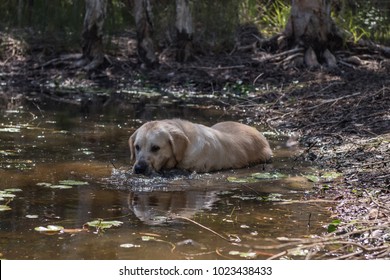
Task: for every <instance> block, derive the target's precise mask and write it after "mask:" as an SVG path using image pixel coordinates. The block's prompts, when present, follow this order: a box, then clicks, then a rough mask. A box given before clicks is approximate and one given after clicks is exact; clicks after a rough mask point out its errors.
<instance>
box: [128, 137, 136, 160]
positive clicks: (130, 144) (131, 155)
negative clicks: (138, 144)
mask: <svg viewBox="0 0 390 280" xmlns="http://www.w3.org/2000/svg"><path fill="white" fill-rule="evenodd" d="M137 132H138V130H136V131H135V132H134V133H133V134H132V135H131V136H130V138H129V147H130V161H131V162H133V161H135V147H134V141H135V137H136V136H137Z"/></svg>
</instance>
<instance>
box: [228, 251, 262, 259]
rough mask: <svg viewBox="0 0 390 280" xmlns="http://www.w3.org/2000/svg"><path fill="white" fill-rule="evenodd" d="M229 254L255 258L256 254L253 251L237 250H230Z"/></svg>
mask: <svg viewBox="0 0 390 280" xmlns="http://www.w3.org/2000/svg"><path fill="white" fill-rule="evenodd" d="M229 255H231V256H240V257H241V258H250V259H252V258H255V257H256V256H257V254H256V253H254V252H239V251H230V252H229Z"/></svg>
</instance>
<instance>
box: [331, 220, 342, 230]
mask: <svg viewBox="0 0 390 280" xmlns="http://www.w3.org/2000/svg"><path fill="white" fill-rule="evenodd" d="M340 223H341V221H340V220H333V221H332V222H331V223H330V224H329V225H328V232H329V233H331V232H334V231H336V230H337V227H338V226H339V225H340Z"/></svg>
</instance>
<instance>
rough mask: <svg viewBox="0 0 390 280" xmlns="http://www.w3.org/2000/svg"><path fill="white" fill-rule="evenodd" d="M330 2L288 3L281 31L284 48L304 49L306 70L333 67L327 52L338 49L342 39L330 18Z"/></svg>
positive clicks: (322, 0)
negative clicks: (287, 15) (285, 18)
mask: <svg viewBox="0 0 390 280" xmlns="http://www.w3.org/2000/svg"><path fill="white" fill-rule="evenodd" d="M330 12H331V0H292V4H291V14H290V18H289V20H288V22H287V25H286V29H285V31H284V36H285V42H284V43H285V46H287V47H289V48H294V47H304V49H305V54H304V62H305V64H306V66H308V67H317V66H319V65H320V63H326V64H327V65H328V66H329V67H335V66H336V59H335V57H334V55H333V54H332V52H331V50H333V49H336V48H339V47H341V46H342V37H341V35H340V34H339V32H338V31H337V28H336V26H335V23H334V22H333V20H332V18H331V14H330Z"/></svg>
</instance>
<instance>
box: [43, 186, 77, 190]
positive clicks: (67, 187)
mask: <svg viewBox="0 0 390 280" xmlns="http://www.w3.org/2000/svg"><path fill="white" fill-rule="evenodd" d="M46 188H50V189H59V190H66V189H71V188H73V187H72V186H68V185H50V186H47V187H46Z"/></svg>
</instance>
